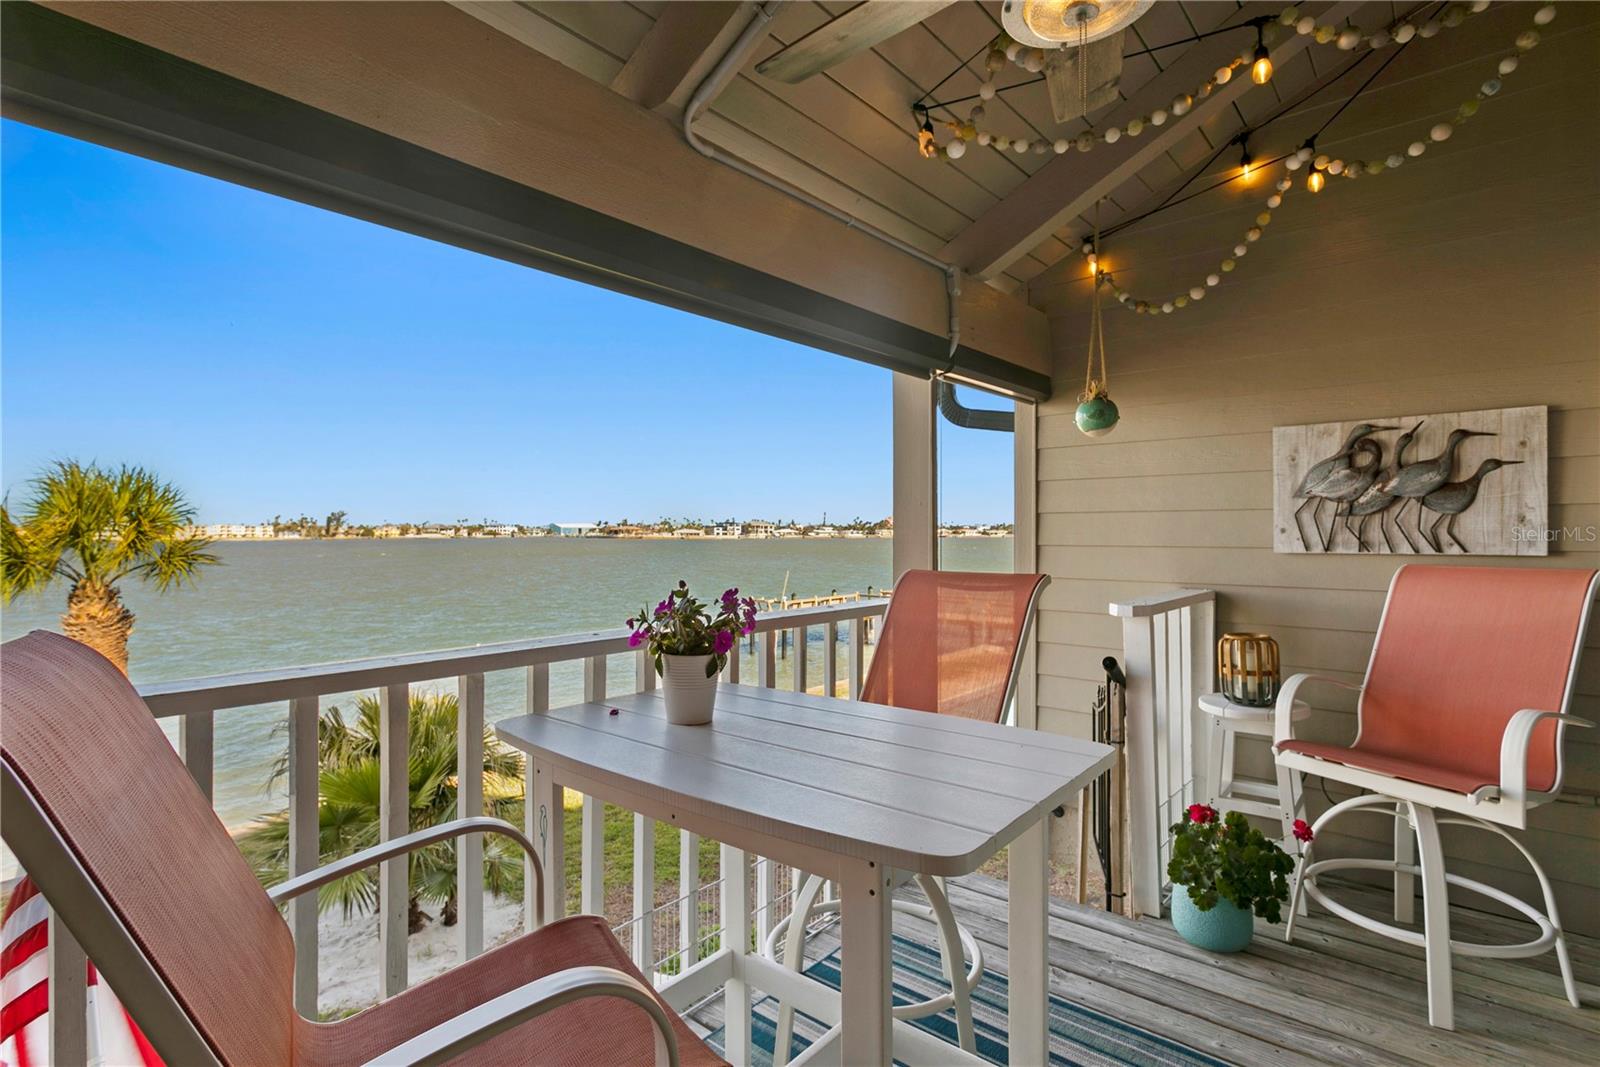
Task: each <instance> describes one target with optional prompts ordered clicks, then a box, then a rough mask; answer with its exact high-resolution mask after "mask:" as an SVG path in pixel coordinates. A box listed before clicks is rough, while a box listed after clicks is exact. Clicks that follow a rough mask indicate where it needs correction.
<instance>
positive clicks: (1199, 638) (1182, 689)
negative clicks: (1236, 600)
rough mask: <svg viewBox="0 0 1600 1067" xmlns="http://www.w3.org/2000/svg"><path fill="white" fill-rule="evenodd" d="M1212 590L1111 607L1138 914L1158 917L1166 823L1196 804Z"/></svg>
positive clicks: (1208, 684)
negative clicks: (1123, 682) (1118, 636)
mask: <svg viewBox="0 0 1600 1067" xmlns="http://www.w3.org/2000/svg"><path fill="white" fill-rule="evenodd" d="M1216 599H1217V595H1216V593H1214V592H1212V591H1211V590H1209V589H1178V590H1174V591H1172V592H1169V593H1158V594H1156V595H1154V596H1147V597H1139V598H1136V599H1133V600H1124V601H1119V602H1117V603H1114V604H1111V605H1110V612H1111V614H1112V615H1115V616H1117V617H1118V618H1120V619H1121V620H1122V661H1123V662H1122V669H1123V672H1124V673H1125V674H1126V675H1127V678H1128V685H1127V690H1126V693H1127V702H1128V721H1127V728H1126V737H1127V742H1126V751H1125V752H1124V757H1123V758H1124V759H1125V760H1126V761H1127V768H1128V808H1127V810H1128V824H1129V826H1128V829H1129V835H1128V836H1129V841H1130V847H1129V853H1128V862H1129V867H1130V871H1129V878H1128V892H1129V894H1130V895H1131V896H1132V902H1131V903H1132V907H1133V909H1134V914H1136V915H1160V914H1161V905H1162V902H1163V899H1164V897H1165V895H1166V893H1167V892H1168V891H1169V889H1170V885H1169V883H1168V881H1167V873H1166V872H1167V859H1168V852H1169V850H1170V848H1171V839H1170V837H1169V835H1168V834H1167V827H1169V826H1171V825H1172V824H1173V823H1174V822H1176V821H1177V820H1178V818H1179V815H1180V813H1181V812H1182V811H1183V809H1184V808H1185V807H1187V806H1188V805H1190V804H1192V803H1194V800H1195V796H1196V784H1195V759H1194V752H1195V742H1196V739H1198V738H1199V737H1200V736H1201V730H1200V717H1199V711H1198V708H1197V706H1196V701H1197V700H1198V699H1199V697H1200V694H1202V693H1204V692H1207V691H1209V690H1210V689H1211V688H1212V676H1213V672H1214V666H1213V660H1214V658H1215V649H1216Z"/></svg>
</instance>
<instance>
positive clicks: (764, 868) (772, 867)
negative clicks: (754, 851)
mask: <svg viewBox="0 0 1600 1067" xmlns="http://www.w3.org/2000/svg"><path fill="white" fill-rule="evenodd" d="M777 895H778V869H777V865H776V864H774V863H773V862H772V858H771V857H770V856H758V857H757V858H756V944H758V945H765V944H766V943H767V934H768V933H769V932H771V930H772V912H773V910H774V907H775V905H774V903H773V901H774V900H775V899H776V898H777Z"/></svg>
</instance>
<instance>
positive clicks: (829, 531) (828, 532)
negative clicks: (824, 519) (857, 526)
mask: <svg viewBox="0 0 1600 1067" xmlns="http://www.w3.org/2000/svg"><path fill="white" fill-rule="evenodd" d="M806 536H807V537H838V536H839V531H838V530H836V529H834V528H833V527H832V526H829V525H828V524H827V523H823V524H822V525H821V526H813V527H811V529H810V530H808V531H807V532H806Z"/></svg>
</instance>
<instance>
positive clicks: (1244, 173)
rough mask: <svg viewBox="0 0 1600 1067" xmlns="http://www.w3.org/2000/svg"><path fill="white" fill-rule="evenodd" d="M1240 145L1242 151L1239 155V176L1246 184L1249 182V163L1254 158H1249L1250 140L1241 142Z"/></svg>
mask: <svg viewBox="0 0 1600 1067" xmlns="http://www.w3.org/2000/svg"><path fill="white" fill-rule="evenodd" d="M1242 147H1243V148H1244V151H1243V152H1242V153H1241V154H1240V156H1239V177H1240V179H1242V180H1243V181H1244V183H1245V184H1246V185H1248V184H1249V183H1250V168H1251V164H1252V163H1254V162H1255V160H1254V159H1252V158H1250V142H1249V141H1248V140H1246V141H1244V142H1242Z"/></svg>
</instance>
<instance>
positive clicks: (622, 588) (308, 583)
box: [0, 538, 1011, 825]
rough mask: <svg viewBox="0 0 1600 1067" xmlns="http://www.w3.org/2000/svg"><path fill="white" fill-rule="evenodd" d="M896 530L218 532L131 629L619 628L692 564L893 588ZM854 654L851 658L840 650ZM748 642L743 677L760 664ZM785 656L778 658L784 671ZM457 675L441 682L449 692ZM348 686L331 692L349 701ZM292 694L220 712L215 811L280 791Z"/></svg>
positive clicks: (565, 699)
mask: <svg viewBox="0 0 1600 1067" xmlns="http://www.w3.org/2000/svg"><path fill="white" fill-rule="evenodd" d="M940 547H941V552H942V557H943V565H944V566H945V567H946V568H949V569H956V570H1009V569H1010V566H1011V540H1010V538H984V539H947V540H944V541H943V542H941V546H940ZM889 549H890V546H889V542H888V541H883V540H842V539H841V540H825V541H824V540H818V541H793V540H768V541H609V540H590V539H578V538H573V539H565V538H518V539H508V540H388V541H355V540H351V541H301V542H296V541H276V542H264V543H252V542H231V543H223V544H220V545H218V546H217V550H216V551H217V554H218V555H219V556H221V557H222V561H223V566H220V567H215V568H211V569H210V570H208V571H207V572H206V573H205V574H204V575H203V576H202V577H201V579H200V581H199V582H198V583H197V584H196V585H194V586H192V587H190V588H187V589H183V590H180V591H176V592H171V593H168V594H165V595H159V594H157V593H155V592H154V591H153V590H151V589H148V588H144V587H141V586H139V585H129V586H128V587H127V588H126V589H125V590H124V598H125V600H126V602H127V605H128V607H129V608H130V609H131V610H132V611H133V612H134V613H135V615H137V616H138V622H137V624H136V625H135V628H134V631H133V638H132V641H131V643H130V646H129V672H130V674H131V675H132V677H133V680H134V681H135V682H152V681H166V680H170V679H176V678H193V677H200V676H206V675H216V674H229V673H234V672H237V671H248V670H260V669H266V668H273V667H288V666H294V665H299V664H308V663H329V662H336V661H339V660H349V659H360V658H364V657H367V656H378V655H385V654H391V653H399V652H421V651H428V650H433V649H446V648H457V647H461V646H464V645H474V644H484V643H490V642H496V641H515V640H524V639H527V638H532V637H541V636H548V635H553V634H563V633H573V632H577V631H582V630H590V629H595V628H607V627H620V626H621V625H622V624H623V620H624V619H625V618H627V616H628V615H629V614H630V613H632V612H635V611H637V610H638V609H639V608H640V607H641V606H642V605H644V604H645V603H650V604H654V603H655V602H656V601H657V600H659V599H660V598H661V596H662V594H663V593H664V592H665V591H666V589H667V588H668V586H669V585H671V584H673V583H675V582H676V581H677V580H678V579H679V578H683V579H685V580H687V581H688V582H689V585H690V588H691V589H693V590H695V591H696V592H698V593H701V594H703V595H707V596H711V595H715V594H717V593H720V592H721V591H722V590H723V589H724V588H726V587H727V586H730V585H736V586H738V587H739V588H740V589H741V591H743V592H744V593H747V594H751V595H755V596H777V595H778V594H779V592H781V591H782V590H783V589H784V587H785V581H787V583H788V585H787V588H788V590H789V592H790V594H791V595H799V596H814V595H818V594H823V593H828V592H830V591H832V590H838V591H840V592H855V591H858V590H859V591H862V592H865V591H866V590H867V589H868V587H871V588H873V589H881V588H882V587H883V586H884V585H885V584H887V583H888V582H889V579H890V560H889ZM65 599H66V590H65V589H64V588H57V589H54V590H51V591H50V592H49V593H48V594H47V595H45V596H43V597H30V598H25V599H23V600H20V601H18V602H17V603H16V604H14V605H10V606H8V607H6V608H5V609H4V612H3V614H0V636H3V637H4V638H6V639H10V638H13V637H17V636H20V635H21V634H23V633H26V632H27V631H29V630H33V629H41V628H42V629H50V630H59V629H60V619H59V614H60V611H61V609H62V607H63V606H64V602H65ZM820 636H821V632H820V631H814V632H813V637H812V641H811V645H812V647H811V657H810V663H811V666H810V675H809V676H810V677H811V678H820V677H821V674H820V671H821V657H822V654H823V653H822V649H821V648H820V647H818V646H819V645H820V643H821V642H820ZM841 662H842V661H841ZM754 670H755V667H754V659H753V658H751V657H748V656H747V659H746V660H745V664H744V672H745V676H746V677H750V678H753V677H754ZM609 673H610V677H611V679H612V686H611V688H612V689H613V690H614V691H626V690H629V689H631V688H632V686H633V667H632V663H631V661H630V660H629V659H628V658H627V657H613V660H612V662H611V664H610V666H609ZM787 674H788V664H787V663H782V664H780V665H779V684H783V680H784V678H785V676H786V675H787ZM454 684H455V683H454V679H453V678H452V679H448V680H445V681H442V682H440V683H438V684H437V685H435V686H432V687H433V688H437V689H440V690H445V691H450V690H453V688H454ZM550 688H551V694H550V695H551V700H552V702H553V703H556V704H561V703H570V702H573V701H575V700H577V699H579V697H580V694H581V692H582V680H581V675H580V668H579V666H578V665H577V664H575V663H574V664H558V665H556V666H555V667H553V668H552V670H551V677H550ZM522 700H523V679H522V676H521V674H520V672H516V671H502V672H499V673H497V674H491V675H489V676H488V678H487V681H486V686H485V701H486V716H487V718H488V719H489V720H490V721H491V722H492V721H495V720H497V719H500V718H503V717H505V716H507V715H512V714H516V713H518V712H519V711H520V710H521V705H522ZM349 702H350V697H349V694H342V695H334V696H331V697H326V698H324V706H326V705H328V704H342V705H344V706H346V707H348V705H349ZM285 714H286V706H285V705H282V704H279V705H266V706H263V707H255V708H235V709H229V710H226V711H222V712H220V713H219V714H218V715H217V719H216V788H215V800H216V806H217V811H218V813H219V814H220V815H221V816H222V818H223V820H224V822H227V823H228V824H229V825H237V824H239V823H242V822H246V821H248V820H250V819H252V818H254V817H256V816H257V815H260V814H262V813H264V812H268V811H273V810H278V809H281V808H282V807H283V804H284V800H283V797H282V794H281V791H274V792H269V791H268V790H267V787H266V779H267V777H268V773H269V769H270V766H271V763H272V760H273V759H274V758H275V756H276V755H277V754H278V753H279V752H281V751H282V749H283V747H284V740H283V735H282V733H281V732H277V733H275V732H274V731H275V730H276V728H277V727H278V726H279V724H280V723H282V721H283V720H284V718H285Z"/></svg>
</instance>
